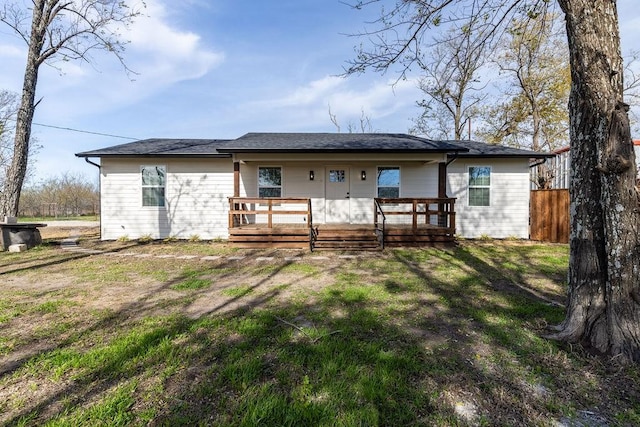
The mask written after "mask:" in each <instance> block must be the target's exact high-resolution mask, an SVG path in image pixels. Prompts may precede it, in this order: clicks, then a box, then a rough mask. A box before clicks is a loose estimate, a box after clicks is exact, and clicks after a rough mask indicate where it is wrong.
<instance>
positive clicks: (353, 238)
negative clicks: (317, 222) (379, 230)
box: [313, 227, 382, 251]
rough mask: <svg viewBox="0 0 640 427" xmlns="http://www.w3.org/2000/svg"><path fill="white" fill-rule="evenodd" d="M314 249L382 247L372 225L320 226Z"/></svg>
mask: <svg viewBox="0 0 640 427" xmlns="http://www.w3.org/2000/svg"><path fill="white" fill-rule="evenodd" d="M316 231H317V234H316V240H315V242H314V244H313V249H314V250H341V251H375V250H381V249H382V247H381V246H380V243H379V242H378V236H377V235H376V231H375V229H373V228H370V227H362V228H345V229H339V228H338V229H337V228H330V229H326V228H318V229H317V230H316Z"/></svg>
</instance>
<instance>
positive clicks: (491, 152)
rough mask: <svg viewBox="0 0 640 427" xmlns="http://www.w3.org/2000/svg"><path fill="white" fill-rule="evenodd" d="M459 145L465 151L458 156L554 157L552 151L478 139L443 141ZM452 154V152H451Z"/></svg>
mask: <svg viewBox="0 0 640 427" xmlns="http://www.w3.org/2000/svg"><path fill="white" fill-rule="evenodd" d="M445 142H447V143H449V144H455V145H457V146H459V147H465V148H467V149H468V151H467V152H464V153H460V154H458V157H494V158H495V157H512V158H513V157H520V158H527V159H544V158H546V157H555V154H553V153H540V152H536V151H531V150H521V149H519V148H512V147H506V146H504V145H498V144H486V143H484V142H478V141H445ZM451 156H454V154H451V155H450V157H451Z"/></svg>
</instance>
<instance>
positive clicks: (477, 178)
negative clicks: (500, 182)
mask: <svg viewBox="0 0 640 427" xmlns="http://www.w3.org/2000/svg"><path fill="white" fill-rule="evenodd" d="M469 206H491V167H490V166H469Z"/></svg>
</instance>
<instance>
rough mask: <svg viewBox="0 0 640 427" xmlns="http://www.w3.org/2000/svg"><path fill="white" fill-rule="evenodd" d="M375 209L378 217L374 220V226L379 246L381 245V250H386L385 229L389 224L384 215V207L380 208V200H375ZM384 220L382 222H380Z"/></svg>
mask: <svg viewBox="0 0 640 427" xmlns="http://www.w3.org/2000/svg"><path fill="white" fill-rule="evenodd" d="M373 208H374V209H375V212H376V215H375V218H374V220H373V225H374V226H375V228H376V236H377V237H378V245H380V249H384V229H385V225H386V222H387V216H386V215H385V214H384V211H383V210H382V206H380V202H379V201H378V199H373ZM380 218H382V221H380Z"/></svg>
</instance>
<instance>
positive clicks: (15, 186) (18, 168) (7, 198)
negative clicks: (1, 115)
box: [0, 0, 47, 217]
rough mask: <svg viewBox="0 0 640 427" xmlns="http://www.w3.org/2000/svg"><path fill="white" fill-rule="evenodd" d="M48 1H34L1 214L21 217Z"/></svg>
mask: <svg viewBox="0 0 640 427" xmlns="http://www.w3.org/2000/svg"><path fill="white" fill-rule="evenodd" d="M45 6H46V1H45V0H37V1H34V2H33V17H32V21H31V40H30V43H29V51H28V53H27V65H26V67H25V73H24V83H23V86H22V99H21V101H20V108H19V109H18V115H17V118H16V134H15V142H14V147H13V158H12V160H11V166H9V168H8V170H7V176H6V178H5V184H4V188H2V191H1V192H0V217H4V216H5V215H7V216H18V207H19V203H20V192H21V191H22V184H23V183H24V178H25V176H26V173H27V163H28V161H29V142H30V139H31V124H32V122H33V114H34V112H35V108H36V104H35V97H36V85H37V83H38V68H39V67H40V61H41V59H40V54H41V52H42V47H43V44H44V40H45V31H46V28H47V22H46V19H45Z"/></svg>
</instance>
